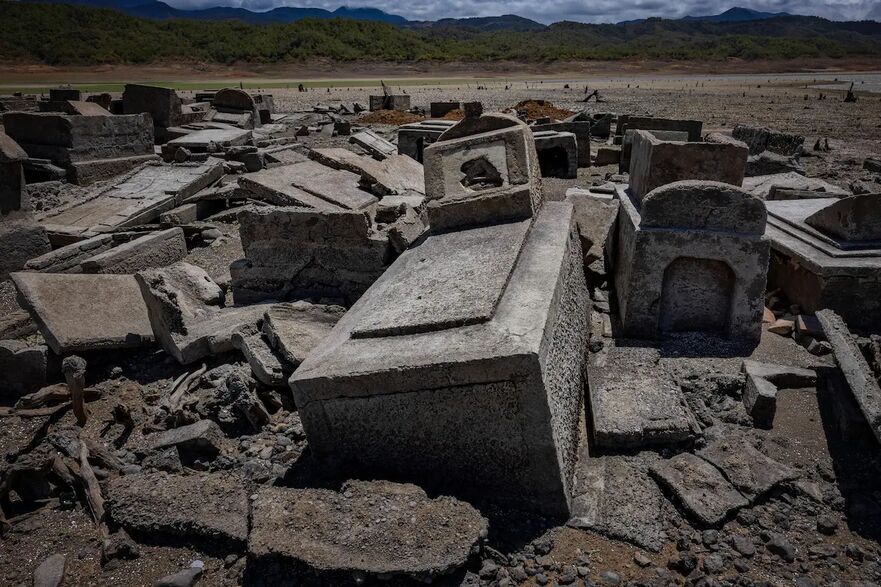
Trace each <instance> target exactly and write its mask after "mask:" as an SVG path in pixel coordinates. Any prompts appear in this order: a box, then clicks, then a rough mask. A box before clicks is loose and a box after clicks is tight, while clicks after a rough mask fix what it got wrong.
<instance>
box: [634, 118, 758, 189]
mask: <svg viewBox="0 0 881 587" xmlns="http://www.w3.org/2000/svg"><path fill="white" fill-rule="evenodd" d="M748 156H749V149H748V148H747V146H746V145H745V144H744V143H741V142H740V141H737V140H735V139H732V138H731V137H728V136H725V135H721V134H718V133H711V134H709V135H707V137H706V140H705V141H702V142H679V141H664V140H661V139H659V138H657V137H656V136H654V135H653V134H652V133H650V132H647V131H643V130H640V131H636V133H635V134H634V136H633V147H632V151H631V156H630V189H631V191H632V193H633V195H634V197H635V198H636V199H637V201H642V199H643V197H644V196H645V195H646V194H648V193H649V192H650V191H652V190H653V189H655V188H656V187H659V186H662V185H665V184H668V183H673V182H674V181H682V180H688V179H701V180H710V181H720V182H723V183H729V184H731V185H735V186H739V185H741V184H742V183H743V173H744V170H745V168H746V160H747V157H748Z"/></svg>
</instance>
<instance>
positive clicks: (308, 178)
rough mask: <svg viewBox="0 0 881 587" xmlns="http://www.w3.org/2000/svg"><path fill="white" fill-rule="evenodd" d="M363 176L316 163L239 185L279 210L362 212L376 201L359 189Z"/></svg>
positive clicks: (248, 179) (275, 170)
mask: <svg viewBox="0 0 881 587" xmlns="http://www.w3.org/2000/svg"><path fill="white" fill-rule="evenodd" d="M359 181H360V176H359V175H356V174H354V173H352V172H351V171H345V170H339V169H332V168H330V167H327V166H325V165H321V164H320V163H316V162H314V161H303V162H302V163H295V164H293V165H285V166H281V167H275V168H273V169H265V170H263V171H260V172H257V173H255V174H250V175H248V176H245V177H243V178H242V179H241V180H240V181H239V185H241V186H242V188H244V189H245V190H247V191H249V192H253V193H255V194H256V195H258V196H259V197H261V199H266V200H267V201H269V202H270V203H272V204H275V205H279V206H303V207H307V208H315V209H318V210H363V209H364V208H367V207H369V206H371V205H372V204H375V203H376V202H377V199H376V197H375V196H373V195H371V194H370V193H369V192H366V191H364V190H362V189H361V188H360V187H359Z"/></svg>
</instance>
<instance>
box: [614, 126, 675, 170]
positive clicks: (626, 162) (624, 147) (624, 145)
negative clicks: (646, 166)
mask: <svg viewBox="0 0 881 587" xmlns="http://www.w3.org/2000/svg"><path fill="white" fill-rule="evenodd" d="M639 130H640V129H634V128H631V129H628V130H626V131H624V136H623V137H622V139H621V145H620V147H618V148H619V149H620V156H619V161H618V172H619V173H630V157H631V154H632V153H633V137H634V136H636V133H637V132H639ZM644 132H648V133H649V134H651V135H652V136H654V137H655V138H656V139H658V140H659V141H678V142H687V141H688V132H686V131H684V130H645V131H644ZM616 147H617V145H616ZM597 165H599V164H597Z"/></svg>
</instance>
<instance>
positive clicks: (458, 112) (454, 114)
mask: <svg viewBox="0 0 881 587" xmlns="http://www.w3.org/2000/svg"><path fill="white" fill-rule="evenodd" d="M441 118H442V119H443V120H462V119H463V118H465V111H464V110H462V109H461V108H456V109H455V110H450V111H449V112H447V113H446V114H444V115H443V116H441Z"/></svg>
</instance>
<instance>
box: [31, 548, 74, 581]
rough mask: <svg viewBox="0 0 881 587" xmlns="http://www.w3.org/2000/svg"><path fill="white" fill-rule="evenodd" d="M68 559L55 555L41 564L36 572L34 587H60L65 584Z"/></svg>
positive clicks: (61, 555)
mask: <svg viewBox="0 0 881 587" xmlns="http://www.w3.org/2000/svg"><path fill="white" fill-rule="evenodd" d="M66 566H67V557H66V556H64V555H63V554H53V555H50V556H48V557H46V559H45V560H44V561H43V562H41V563H40V566H38V567H37V568H36V569H35V570H34V587H59V586H60V585H61V584H62V583H64V573H65V568H66Z"/></svg>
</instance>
